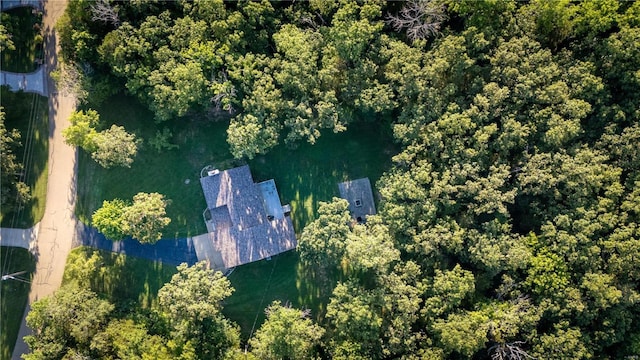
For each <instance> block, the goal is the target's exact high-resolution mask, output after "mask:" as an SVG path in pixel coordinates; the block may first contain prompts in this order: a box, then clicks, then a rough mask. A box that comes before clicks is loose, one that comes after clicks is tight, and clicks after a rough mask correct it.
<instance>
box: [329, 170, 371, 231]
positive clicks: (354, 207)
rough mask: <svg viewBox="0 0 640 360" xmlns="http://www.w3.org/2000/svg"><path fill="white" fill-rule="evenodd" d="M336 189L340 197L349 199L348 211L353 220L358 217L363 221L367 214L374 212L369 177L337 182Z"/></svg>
mask: <svg viewBox="0 0 640 360" xmlns="http://www.w3.org/2000/svg"><path fill="white" fill-rule="evenodd" d="M338 189H339V190H340V197H341V198H343V199H346V200H347V201H349V211H350V212H351V216H352V217H353V218H354V219H355V220H357V219H358V218H360V219H361V220H362V221H365V220H366V218H367V215H375V214H376V205H375V203H374V201H373V192H372V191H371V182H370V181H369V178H362V179H356V180H352V181H345V182H342V183H340V184H338Z"/></svg>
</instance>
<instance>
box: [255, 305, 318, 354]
mask: <svg viewBox="0 0 640 360" xmlns="http://www.w3.org/2000/svg"><path fill="white" fill-rule="evenodd" d="M265 313H266V314H267V319H266V320H265V322H264V323H263V324H262V326H261V327H260V329H258V331H256V334H255V335H254V337H253V338H252V339H250V340H249V344H250V345H251V347H252V349H251V352H252V353H253V354H254V356H255V357H256V358H257V359H274V360H275V359H310V358H313V357H314V355H315V354H316V349H315V347H316V346H317V345H319V343H320V339H321V338H322V335H323V334H324V329H322V328H321V327H320V326H318V325H316V324H314V323H313V321H312V320H311V319H309V311H308V310H298V309H293V308H291V307H288V306H282V305H281V303H280V302H279V301H274V302H273V303H272V304H271V305H269V307H268V308H267V309H266V310H265Z"/></svg>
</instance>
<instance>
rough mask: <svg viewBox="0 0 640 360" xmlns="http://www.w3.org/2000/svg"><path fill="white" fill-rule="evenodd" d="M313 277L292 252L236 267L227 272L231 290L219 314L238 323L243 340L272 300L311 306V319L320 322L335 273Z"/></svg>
mask: <svg viewBox="0 0 640 360" xmlns="http://www.w3.org/2000/svg"><path fill="white" fill-rule="evenodd" d="M316 276H317V274H316V273H315V272H314V271H313V269H310V268H307V267H305V266H304V265H303V263H302V262H301V261H300V258H299V256H298V253H297V252H296V251H288V252H286V253H283V254H280V255H278V256H274V257H272V258H271V260H260V261H256V262H253V263H250V264H247V265H243V266H240V267H237V268H236V269H235V270H234V271H233V272H232V273H231V275H229V280H230V281H231V285H232V286H233V288H234V289H235V292H234V293H233V295H231V296H230V297H229V298H228V299H227V300H226V301H225V303H224V309H223V313H224V314H225V316H226V317H228V318H229V319H231V320H233V321H235V322H236V323H237V324H238V325H240V328H241V330H242V337H243V339H244V340H246V339H248V338H249V337H250V335H251V332H252V330H253V331H254V332H255V330H257V329H258V328H259V327H260V324H262V322H263V321H264V319H265V313H264V309H265V308H266V307H267V306H268V305H269V304H271V303H272V302H273V301H274V300H279V301H280V302H282V303H283V304H291V306H293V307H296V308H300V309H311V311H312V314H311V316H312V317H313V319H314V320H315V321H318V322H321V321H322V319H323V316H324V313H325V310H326V304H327V303H328V300H329V296H330V295H331V291H332V289H333V287H334V286H335V283H336V281H337V276H333V277H332V278H331V279H317V278H316ZM254 324H255V327H254Z"/></svg>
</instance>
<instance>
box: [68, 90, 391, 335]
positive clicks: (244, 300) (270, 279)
mask: <svg viewBox="0 0 640 360" xmlns="http://www.w3.org/2000/svg"><path fill="white" fill-rule="evenodd" d="M96 110H98V112H99V113H100V116H101V119H102V120H103V122H105V124H109V123H113V122H115V123H117V124H121V125H123V126H125V128H126V129H127V130H128V131H133V132H135V133H136V134H138V136H140V137H142V138H144V139H149V138H150V137H151V136H153V135H154V134H155V132H156V131H157V130H158V129H161V128H162V127H164V126H167V127H168V128H169V129H170V130H171V131H173V133H174V139H173V142H174V143H176V144H178V145H179V146H180V147H179V149H177V150H171V151H165V152H163V153H161V154H158V153H157V152H156V151H155V150H154V149H152V148H151V147H150V146H148V145H146V146H144V148H143V149H142V150H141V151H140V153H139V154H138V156H137V157H136V159H135V161H134V163H133V165H132V167H131V168H130V169H118V168H116V169H110V170H105V169H102V168H101V167H99V166H98V165H97V164H95V163H94V162H93V161H92V160H91V158H90V157H89V156H87V155H86V154H83V153H82V152H81V156H80V163H79V174H78V184H79V185H78V186H79V187H78V195H79V196H78V208H77V209H76V212H77V214H78V216H79V218H80V219H81V220H83V221H85V222H88V221H89V220H90V218H91V214H92V213H93V211H95V210H96V209H97V208H99V207H100V206H101V205H102V201H103V200H108V199H113V198H122V199H130V198H131V197H132V196H133V195H135V194H136V193H137V192H139V191H144V192H154V191H155V192H159V193H162V194H165V195H166V196H167V198H169V199H171V200H172V203H171V205H170V206H169V207H168V208H167V212H168V215H169V217H171V219H172V222H171V224H170V225H169V227H168V229H167V230H166V231H165V232H164V233H165V236H166V237H183V236H187V235H196V234H200V233H203V232H205V231H206V229H205V226H204V222H203V220H202V211H203V210H204V208H205V206H206V204H205V201H204V197H203V195H202V190H201V188H200V183H199V181H198V179H199V175H200V170H201V169H202V167H203V166H205V165H209V164H212V165H214V166H217V167H218V168H219V169H227V168H230V167H233V166H237V165H239V164H241V162H238V161H235V160H233V159H232V157H231V154H230V153H229V148H228V145H227V143H226V129H227V126H228V120H224V119H223V120H220V121H211V120H181V121H175V122H173V123H170V124H160V125H157V124H156V123H155V122H154V121H153V115H152V114H151V113H150V112H149V111H148V110H147V109H146V108H144V107H143V106H142V105H141V104H139V103H138V102H137V101H136V100H135V99H134V98H132V97H129V96H123V95H119V96H115V97H112V98H111V99H109V100H107V101H106V102H105V103H104V106H103V107H101V108H97V109H96ZM383 128H385V129H386V127H383V126H380V125H379V124H375V123H361V124H357V125H351V126H350V127H349V130H348V131H346V132H344V133H340V134H334V133H331V132H324V133H323V135H322V136H321V137H320V139H319V140H318V141H317V143H316V144H315V145H310V144H307V143H301V144H300V145H299V146H298V147H297V148H295V149H291V148H289V147H287V146H284V145H282V146H278V147H276V148H274V149H273V150H271V151H270V152H269V153H268V154H266V155H262V156H258V157H257V158H255V159H253V160H252V161H249V165H250V167H251V172H252V174H253V177H254V180H255V181H256V182H258V181H262V180H267V179H271V178H273V179H275V181H276V186H277V187H278V190H279V192H280V198H281V199H282V202H283V204H286V203H289V204H291V207H292V217H293V222H294V227H295V229H296V233H298V234H300V233H301V232H302V229H303V228H304V226H305V225H306V224H307V223H308V222H310V221H312V220H313V219H315V217H316V211H317V208H318V206H319V202H321V201H330V200H331V198H332V197H334V196H338V183H339V182H341V181H345V180H347V179H356V178H360V177H369V179H370V180H371V183H372V185H373V186H374V187H375V184H376V181H377V180H378V179H379V178H380V176H381V175H382V173H383V172H384V171H385V170H386V169H388V168H389V167H390V163H391V157H392V156H393V155H394V154H395V153H396V151H397V148H396V146H395V145H394V144H393V142H392V140H391V134H390V133H389V131H388V130H383ZM185 180H189V183H188V184H185ZM153 266H155V265H153ZM318 276H320V275H318V274H316V273H315V272H314V269H307V268H305V267H304V266H303V265H302V264H301V262H300V261H299V259H298V255H297V253H296V252H289V253H286V254H282V255H280V256H277V257H274V258H273V259H272V260H270V261H267V260H263V261H259V262H256V263H252V264H248V265H244V266H240V267H238V268H236V269H235V271H234V272H233V273H232V274H231V276H230V280H231V282H232V284H233V286H234V288H235V289H236V291H235V293H234V294H233V295H232V296H231V297H230V298H229V299H227V301H226V302H225V310H224V312H225V314H226V315H227V316H228V317H229V318H230V319H232V320H234V321H236V322H237V323H238V324H240V325H241V327H242V331H243V336H244V337H245V338H247V337H248V336H249V334H250V333H251V329H252V327H253V324H254V321H255V320H256V316H257V322H256V327H258V326H259V325H260V324H261V323H262V320H263V319H264V308H265V307H266V306H267V305H269V303H271V302H272V301H273V300H281V301H283V302H290V303H291V304H292V305H293V306H296V307H301V308H309V309H311V310H312V313H313V314H314V316H315V317H316V319H317V320H321V319H322V316H323V314H324V311H325V308H326V303H327V300H328V296H329V295H330V291H331V289H332V288H333V286H334V285H335V282H336V281H337V276H336V275H334V274H331V275H323V277H325V278H323V279H318V278H317V277H318ZM140 281H146V280H144V279H143V280H140ZM132 286H133V285H132ZM136 286H139V285H136Z"/></svg>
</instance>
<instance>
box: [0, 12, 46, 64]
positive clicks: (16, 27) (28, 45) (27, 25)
mask: <svg viewBox="0 0 640 360" xmlns="http://www.w3.org/2000/svg"><path fill="white" fill-rule="evenodd" d="M41 23H42V20H41V16H39V15H33V14H32V13H31V7H22V8H16V9H11V10H8V11H6V12H3V13H2V25H4V27H5V28H7V31H8V32H9V33H10V34H11V40H12V41H13V44H14V46H15V50H4V51H2V55H1V56H0V68H2V70H5V71H11V72H18V73H27V72H32V71H35V70H36V69H37V68H38V66H39V65H38V64H36V62H35V60H36V59H38V58H40V59H41V58H42V35H41V34H40V31H39V27H40V26H41Z"/></svg>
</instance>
